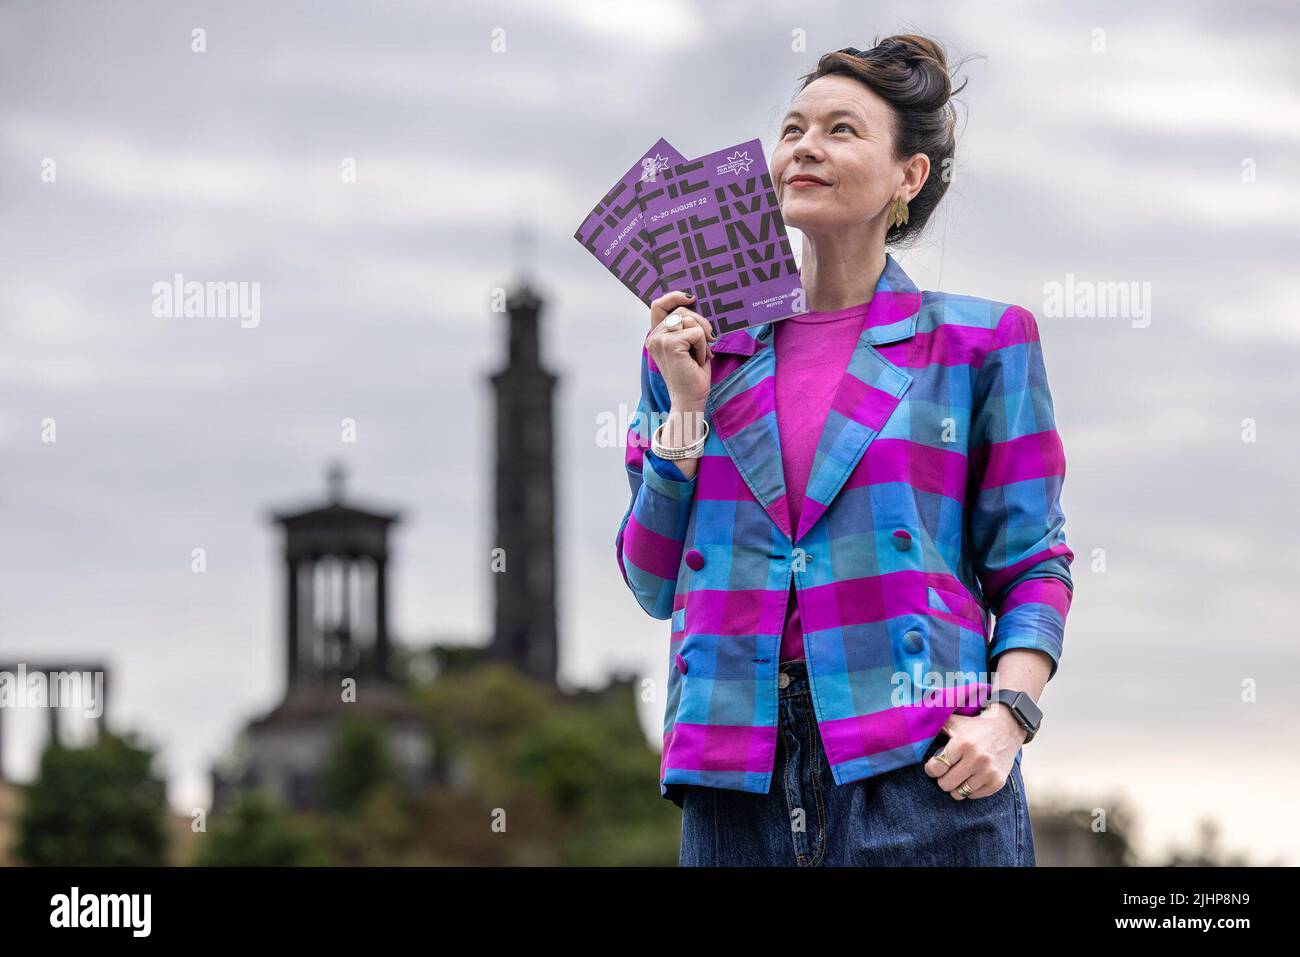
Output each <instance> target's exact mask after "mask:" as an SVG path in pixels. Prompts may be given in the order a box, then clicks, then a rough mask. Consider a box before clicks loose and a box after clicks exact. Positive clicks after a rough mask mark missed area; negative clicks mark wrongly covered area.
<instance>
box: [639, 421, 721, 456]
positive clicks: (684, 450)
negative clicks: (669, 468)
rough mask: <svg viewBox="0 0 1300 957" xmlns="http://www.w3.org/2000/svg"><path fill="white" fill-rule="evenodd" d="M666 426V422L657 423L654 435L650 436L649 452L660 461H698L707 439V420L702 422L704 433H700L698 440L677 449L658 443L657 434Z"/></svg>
mask: <svg viewBox="0 0 1300 957" xmlns="http://www.w3.org/2000/svg"><path fill="white" fill-rule="evenodd" d="M667 424H668V422H667V421H664V422H661V423H659V428H658V429H655V431H654V434H653V435H652V436H650V451H651V452H653V453H654V454H655V455H657V456H659V457H660V458H661V459H698V458H699V457H700V454H701V453H702V452H703V451H704V443H705V441H706V440H707V439H708V437H709V421H708V419H705V420H704V431H703V432H702V433H700V437H699V438H698V439H696V440H695V441H694V442H692V443H691V444H690V445H684V446H681V447H678V448H673V447H672V446H668V445H663V444H661V443H660V441H659V432H660V430H661V429H663V427H664V426H665V425H667Z"/></svg>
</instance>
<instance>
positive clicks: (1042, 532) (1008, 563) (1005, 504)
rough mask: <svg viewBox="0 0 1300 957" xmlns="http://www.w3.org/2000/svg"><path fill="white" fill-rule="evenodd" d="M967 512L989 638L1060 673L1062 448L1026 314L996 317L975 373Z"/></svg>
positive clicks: (1068, 594)
mask: <svg viewBox="0 0 1300 957" xmlns="http://www.w3.org/2000/svg"><path fill="white" fill-rule="evenodd" d="M970 448H971V455H970V468H971V488H972V500H971V505H970V509H969V513H968V521H969V530H970V542H971V548H972V553H973V555H972V557H973V561H974V567H975V573H976V575H977V576H978V578H979V582H980V586H981V588H982V590H983V593H984V599H985V603H986V604H987V605H988V607H989V609H990V610H991V611H992V612H993V614H994V615H995V616H996V618H997V622H996V625H995V627H994V630H993V636H992V641H991V644H990V646H989V661H990V666H991V667H993V666H994V664H993V663H995V662H996V660H997V657H998V656H999V655H1001V654H1002V653H1003V652H1004V651H1010V650H1012V649H1013V648H1028V649H1035V650H1038V651H1042V652H1045V653H1046V654H1047V655H1048V656H1049V657H1050V658H1051V661H1052V668H1051V674H1050V675H1049V676H1048V680H1049V681H1050V680H1051V678H1052V677H1054V676H1055V675H1056V670H1057V667H1058V665H1059V663H1060V659H1061V653H1062V648H1063V645H1064V639H1065V619H1066V616H1067V614H1068V613H1069V609H1070V603H1071V600H1072V598H1073V595H1074V582H1073V579H1072V577H1071V574H1070V564H1071V562H1073V560H1074V552H1073V551H1071V549H1070V547H1069V545H1068V544H1067V543H1066V539H1065V515H1064V512H1063V511H1062V508H1061V491H1062V488H1063V486H1064V482H1065V452H1064V448H1063V446H1062V443H1061V437H1060V435H1059V434H1058V433H1057V430H1056V419H1055V412H1054V409H1053V404H1052V396H1051V392H1050V390H1049V388H1048V383H1047V371H1046V368H1045V367H1044V364H1043V354H1042V346H1041V342H1040V340H1039V333H1038V324H1037V322H1036V320H1035V319H1034V316H1033V314H1032V313H1030V312H1029V311H1028V310H1026V309H1023V308H1021V307H1019V306H1009V307H1008V308H1007V309H1006V310H1005V311H1004V312H1003V313H1002V315H1001V316H1000V318H999V320H998V323H997V327H996V329H995V330H994V333H993V337H992V342H991V344H990V348H989V351H988V352H987V354H986V355H985V357H984V361H983V364H982V365H981V367H980V371H979V374H978V376H977V378H976V383H975V390H974V395H973V402H972V416H971V445H970Z"/></svg>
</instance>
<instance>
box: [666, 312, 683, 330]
mask: <svg viewBox="0 0 1300 957" xmlns="http://www.w3.org/2000/svg"><path fill="white" fill-rule="evenodd" d="M685 320H686V317H685V316H683V315H682V314H681V313H680V312H674V313H673V314H672V315H671V316H669V317H668V318H667V319H665V320H664V328H665V329H667V330H668V331H669V332H676V331H677V330H678V329H680V328H681V327H682V323H683V322H684V321H685Z"/></svg>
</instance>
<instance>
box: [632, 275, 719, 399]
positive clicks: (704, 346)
mask: <svg viewBox="0 0 1300 957" xmlns="http://www.w3.org/2000/svg"><path fill="white" fill-rule="evenodd" d="M693 301H694V300H693V298H692V297H691V296H690V295H688V294H687V293H684V292H670V293H667V294H666V295H663V296H660V297H659V298H658V299H656V300H654V301H653V302H652V303H650V333H649V335H648V336H647V337H646V343H645V345H646V350H647V351H648V352H649V353H650V355H651V357H652V358H653V359H654V361H655V365H657V366H658V367H659V371H660V373H662V374H663V377H664V381H665V382H666V383H667V385H668V394H669V396H670V397H671V399H672V410H671V411H674V412H703V411H704V405H705V402H706V400H707V399H708V397H709V387H710V386H711V385H712V384H713V369H712V361H713V348H712V343H713V342H714V341H715V340H716V339H717V335H716V334H715V333H714V331H713V327H712V326H710V325H709V322H708V320H707V319H705V318H704V317H703V316H701V315H699V314H698V313H695V312H691V311H690V310H689V309H687V308H685V307H686V306H687V305H688V304H690V303H691V302H693ZM674 312H678V313H681V315H682V318H683V322H682V324H681V325H680V326H679V327H678V328H677V329H672V330H670V329H666V328H664V325H663V323H664V320H665V319H667V318H668V316H669V315H671V314H672V313H674Z"/></svg>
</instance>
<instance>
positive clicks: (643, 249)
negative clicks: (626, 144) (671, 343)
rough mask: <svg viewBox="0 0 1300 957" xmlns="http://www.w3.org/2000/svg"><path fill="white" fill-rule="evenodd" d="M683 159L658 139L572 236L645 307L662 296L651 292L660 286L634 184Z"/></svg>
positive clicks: (661, 171) (660, 172) (664, 141)
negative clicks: (651, 258)
mask: <svg viewBox="0 0 1300 957" xmlns="http://www.w3.org/2000/svg"><path fill="white" fill-rule="evenodd" d="M684 159H685V157H683V156H682V154H681V153H679V152H677V150H675V149H673V148H672V146H670V145H669V143H668V141H667V140H665V139H660V140H659V141H658V142H657V143H655V144H654V146H652V147H650V149H648V150H646V152H644V153H643V154H641V158H640V159H638V160H637V161H636V162H635V163H634V164H633V165H632V168H631V169H629V170H628V171H627V172H626V173H624V174H623V178H622V179H620V180H619V181H618V182H617V183H615V184H614V185H613V186H612V187H611V188H610V190H609V192H608V193H606V194H605V196H604V197H603V198H602V199H601V201H600V202H599V203H597V204H596V205H595V207H594V208H593V209H592V211H591V212H590V213H588V214H587V218H586V219H584V220H583V221H582V225H581V226H579V227H578V231H577V232H576V233H574V234H573V238H574V239H576V240H577V241H578V242H580V243H582V245H584V246H586V247H587V249H588V251H590V253H591V254H592V255H593V256H595V257H596V258H597V259H598V260H600V264H601V265H602V266H604V267H605V268H606V269H608V270H609V271H610V272H611V273H613V274H614V277H615V278H616V279H618V280H619V281H620V282H621V283H623V285H624V286H626V287H627V288H628V289H630V290H632V292H633V293H635V294H636V297H637V298H638V299H640V300H641V301H642V302H643V303H645V304H646V305H647V306H648V305H650V300H652V299H654V298H655V297H656V296H660V295H662V293H659V292H655V291H654V290H655V289H656V288H658V286H659V281H658V280H659V275H658V273H656V272H655V268H654V265H653V264H652V263H651V262H650V259H649V253H650V249H649V247H648V246H647V245H646V241H645V236H644V234H643V232H642V223H641V204H640V202H639V200H638V198H637V189H636V184H637V183H638V182H640V181H641V180H642V179H643V178H644V179H652V178H655V177H659V176H662V175H663V172H664V170H666V169H668V167H669V166H670V165H672V164H676V163H681V162H682V161H683V160H684Z"/></svg>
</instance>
